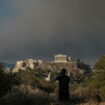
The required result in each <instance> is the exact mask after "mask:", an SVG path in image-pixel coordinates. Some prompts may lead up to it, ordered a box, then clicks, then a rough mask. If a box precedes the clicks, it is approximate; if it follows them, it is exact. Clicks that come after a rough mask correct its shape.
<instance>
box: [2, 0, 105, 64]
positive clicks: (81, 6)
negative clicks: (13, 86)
mask: <svg viewBox="0 0 105 105" xmlns="http://www.w3.org/2000/svg"><path fill="white" fill-rule="evenodd" d="M104 5H105V0H0V61H1V62H8V63H15V62H16V61H17V60H24V59H30V58H32V59H43V60H53V59H54V57H53V56H54V55H56V54H67V55H69V56H71V57H72V58H74V59H81V60H83V61H84V62H86V63H89V64H94V62H95V61H96V60H97V59H98V57H99V56H100V55H104V54H105V46H104V45H105V6H104Z"/></svg>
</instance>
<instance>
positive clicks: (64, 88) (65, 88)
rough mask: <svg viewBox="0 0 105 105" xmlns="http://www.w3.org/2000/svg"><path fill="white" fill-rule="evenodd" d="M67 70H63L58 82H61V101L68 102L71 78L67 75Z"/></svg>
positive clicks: (57, 79)
mask: <svg viewBox="0 0 105 105" xmlns="http://www.w3.org/2000/svg"><path fill="white" fill-rule="evenodd" d="M66 73H67V70H66V69H62V71H61V74H60V75H59V76H57V77H56V81H58V82H59V100H60V101H68V99H69V82H70V77H69V76H67V75H66Z"/></svg>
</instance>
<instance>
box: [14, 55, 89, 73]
mask: <svg viewBox="0 0 105 105" xmlns="http://www.w3.org/2000/svg"><path fill="white" fill-rule="evenodd" d="M54 57H55V60H54V61H49V62H48V61H43V60H33V59H27V60H24V61H17V63H16V65H15V67H14V68H13V73H15V72H18V71H19V70H27V68H28V69H34V70H39V69H40V70H48V71H58V72H59V71H61V69H63V68H65V69H67V71H68V72H79V73H83V69H84V68H87V67H88V65H86V64H82V63H81V62H80V63H78V62H77V61H76V60H73V59H72V58H71V57H69V56H67V55H63V54H58V55H56V56H54ZM79 66H80V67H79ZM83 67H84V68H83ZM84 70H85V69H84Z"/></svg>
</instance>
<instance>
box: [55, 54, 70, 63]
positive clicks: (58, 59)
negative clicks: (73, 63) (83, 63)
mask: <svg viewBox="0 0 105 105" xmlns="http://www.w3.org/2000/svg"><path fill="white" fill-rule="evenodd" d="M70 60H71V57H70V56H67V55H64V54H58V55H55V62H68V61H70Z"/></svg>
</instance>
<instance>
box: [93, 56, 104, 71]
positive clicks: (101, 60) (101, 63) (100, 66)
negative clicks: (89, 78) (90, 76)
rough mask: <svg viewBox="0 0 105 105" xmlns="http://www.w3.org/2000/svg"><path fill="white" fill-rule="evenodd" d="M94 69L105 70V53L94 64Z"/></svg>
mask: <svg viewBox="0 0 105 105" xmlns="http://www.w3.org/2000/svg"><path fill="white" fill-rule="evenodd" d="M94 69H95V70H105V55H103V56H100V57H99V60H98V61H97V62H96V63H95V65H94Z"/></svg>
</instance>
